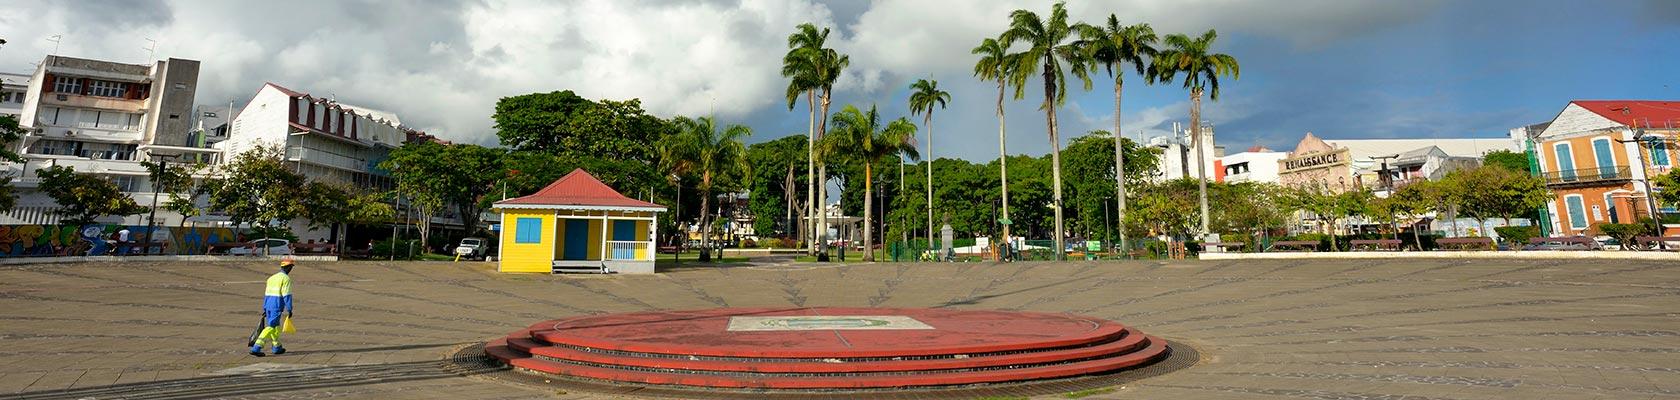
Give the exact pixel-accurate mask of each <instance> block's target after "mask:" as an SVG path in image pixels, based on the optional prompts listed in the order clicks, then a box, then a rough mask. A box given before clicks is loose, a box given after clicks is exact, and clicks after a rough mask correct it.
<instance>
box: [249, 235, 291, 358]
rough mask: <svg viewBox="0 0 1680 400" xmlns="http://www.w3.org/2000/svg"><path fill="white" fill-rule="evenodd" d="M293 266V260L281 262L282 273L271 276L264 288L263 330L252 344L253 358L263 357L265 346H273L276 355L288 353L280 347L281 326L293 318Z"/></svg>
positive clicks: (288, 259)
mask: <svg viewBox="0 0 1680 400" xmlns="http://www.w3.org/2000/svg"><path fill="white" fill-rule="evenodd" d="M292 264H293V262H292V259H291V258H286V259H284V260H280V272H279V273H276V274H274V275H270V276H269V277H268V283H267V285H266V287H265V288H263V329H262V332H261V333H258V334H257V339H256V341H254V342H253V343H252V344H251V355H253V356H257V357H262V356H263V351H262V350H263V345H264V344H267V345H269V346H273V348H274V354H285V353H286V348H285V347H280V324H281V323H282V321H284V319H285V318H291V317H292ZM282 313H284V314H282Z"/></svg>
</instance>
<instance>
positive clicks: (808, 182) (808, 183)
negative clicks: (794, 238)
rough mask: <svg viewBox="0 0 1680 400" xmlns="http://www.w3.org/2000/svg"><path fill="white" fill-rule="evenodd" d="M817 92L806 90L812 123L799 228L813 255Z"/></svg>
mask: <svg viewBox="0 0 1680 400" xmlns="http://www.w3.org/2000/svg"><path fill="white" fill-rule="evenodd" d="M816 93H817V92H816V91H815V90H807V91H805V109H806V110H809V111H810V113H811V125H810V129H809V130H808V131H806V133H805V153H806V154H805V216H804V218H802V219H801V220H800V224H799V226H801V227H803V228H801V229H800V230H799V235H800V236H803V238H802V239H804V240H805V245H806V246H807V249H806V250H805V252H806V254H809V255H811V256H813V257H814V256H816V255H817V241H816V240H813V239H812V238H814V237H816V235H815V234H814V233H815V231H813V230H811V228H813V226H812V225H813V224H811V221H809V220H810V219H811V215H812V214H811V207H814V205H815V204H816V202H815V201H812V200H814V199H815V198H816V195H817V184H816V182H817V181H816V179H817V177H816V174H815V172H816V171H817V168H816V167H817V164H816V162H817V148H816V144H817V103H816Z"/></svg>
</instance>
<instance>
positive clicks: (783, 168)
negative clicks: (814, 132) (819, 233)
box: [746, 135, 809, 237]
mask: <svg viewBox="0 0 1680 400" xmlns="http://www.w3.org/2000/svg"><path fill="white" fill-rule="evenodd" d="M807 142H809V139H807V138H806V137H805V136H804V135H790V136H787V137H783V138H780V139H776V140H771V141H768V142H763V143H758V144H754V145H751V146H747V156H746V157H747V163H748V164H750V165H752V166H753V169H752V174H753V178H752V179H749V180H748V181H749V182H748V186H749V190H750V192H751V194H752V195H751V197H750V198H749V200H748V201H749V203H748V207H749V208H751V209H752V214H753V216H754V220H753V231H754V232H758V234H759V236H760V237H769V236H770V235H771V233H772V232H785V233H790V234H791V233H795V227H796V226H805V224H804V223H803V222H795V221H804V218H805V211H804V210H803V209H802V208H801V206H800V205H801V204H802V203H801V202H800V199H799V194H800V193H801V192H803V190H802V189H801V188H800V187H799V185H797V184H796V183H797V182H799V181H800V179H799V178H800V177H801V176H803V175H806V173H805V171H806V170H805V166H806V164H805V163H806V161H807V160H806V152H805V149H803V147H805V144H806V143H807ZM796 218H797V219H796Z"/></svg>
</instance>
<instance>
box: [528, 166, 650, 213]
mask: <svg viewBox="0 0 1680 400" xmlns="http://www.w3.org/2000/svg"><path fill="white" fill-rule="evenodd" d="M496 207H501V208H586V209H587V208H607V209H647V210H657V211H664V210H665V206H662V205H658V204H654V203H649V202H645V201H641V200H636V199H632V198H629V197H624V195H623V194H619V193H618V191H617V190H613V188H612V187H610V186H607V184H605V183H601V180H599V179H595V176H594V175H590V174H589V172H587V171H584V170H583V169H582V168H578V169H575V170H572V172H571V173H568V174H566V176H563V177H560V179H558V180H555V181H554V183H550V184H548V187H544V188H543V189H542V190H539V191H537V192H536V193H533V194H531V195H529V196H523V197H516V198H511V199H507V200H502V201H498V202H496Z"/></svg>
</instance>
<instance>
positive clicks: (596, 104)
mask: <svg viewBox="0 0 1680 400" xmlns="http://www.w3.org/2000/svg"><path fill="white" fill-rule="evenodd" d="M491 118H492V119H494V120H495V121H496V126H495V127H496V136H497V137H499V138H500V139H501V143H502V145H503V146H507V147H508V148H511V149H513V150H516V151H536V152H544V153H550V154H554V155H559V156H588V157H599V158H607V159H619V160H637V161H643V162H654V161H656V158H655V157H654V155H653V154H652V152H651V151H649V149H648V148H647V146H648V144H649V143H654V142H657V141H658V140H659V139H660V138H662V137H664V136H666V135H669V134H671V133H672V132H673V131H674V127H673V126H672V125H671V124H670V123H669V122H667V121H665V120H662V119H660V118H658V117H654V116H652V115H648V114H647V112H646V111H643V110H642V102H641V100H638V99H631V100H626V101H614V100H601V101H591V100H589V99H585V98H583V97H580V96H578V95H577V94H575V93H572V91H570V90H567V91H559V92H548V93H532V94H526V95H520V96H513V97H504V98H502V99H501V100H499V101H497V102H496V112H495V114H494V115H492V116H491Z"/></svg>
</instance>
